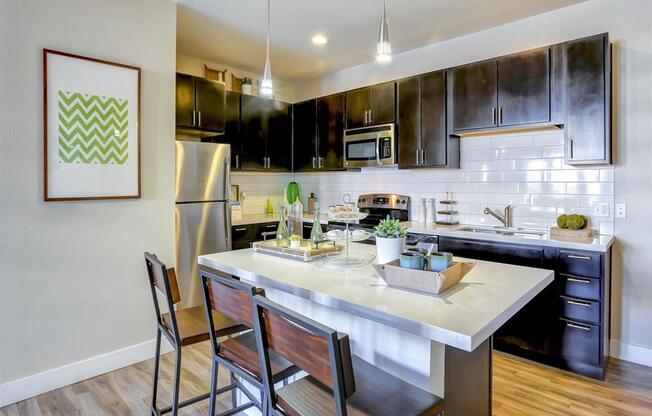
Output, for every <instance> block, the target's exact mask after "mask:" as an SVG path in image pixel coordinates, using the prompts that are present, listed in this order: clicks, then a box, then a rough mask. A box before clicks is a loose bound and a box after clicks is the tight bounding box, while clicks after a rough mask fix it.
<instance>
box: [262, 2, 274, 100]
mask: <svg viewBox="0 0 652 416" xmlns="http://www.w3.org/2000/svg"><path fill="white" fill-rule="evenodd" d="M270 9H271V7H270V0H267V57H266V58H265V70H264V71H263V80H262V81H261V82H260V92H261V93H262V94H264V95H272V94H273V92H274V89H273V87H272V65H271V64H270V63H269V15H270Z"/></svg>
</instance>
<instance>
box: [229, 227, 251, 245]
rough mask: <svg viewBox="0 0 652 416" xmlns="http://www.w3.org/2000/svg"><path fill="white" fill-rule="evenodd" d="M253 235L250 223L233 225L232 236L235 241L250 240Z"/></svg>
mask: <svg viewBox="0 0 652 416" xmlns="http://www.w3.org/2000/svg"><path fill="white" fill-rule="evenodd" d="M252 236H253V233H252V227H251V226H250V225H234V226H232V227H231V238H232V240H233V243H234V244H235V242H236V241H241V240H250V239H251V237H252Z"/></svg>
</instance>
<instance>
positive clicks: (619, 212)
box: [616, 202, 627, 219]
mask: <svg viewBox="0 0 652 416" xmlns="http://www.w3.org/2000/svg"><path fill="white" fill-rule="evenodd" d="M616 218H621V219H622V218H627V205H626V204H623V203H622V202H620V203H618V204H616Z"/></svg>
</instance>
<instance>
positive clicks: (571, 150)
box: [564, 34, 611, 165]
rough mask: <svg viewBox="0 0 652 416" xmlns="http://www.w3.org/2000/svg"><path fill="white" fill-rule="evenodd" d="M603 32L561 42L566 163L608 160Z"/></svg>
mask: <svg viewBox="0 0 652 416" xmlns="http://www.w3.org/2000/svg"><path fill="white" fill-rule="evenodd" d="M609 52H610V51H609V38H608V36H607V35H606V34H603V35H598V36H593V37H590V38H585V39H579V40H575V41H571V42H567V43H565V44H564V59H565V67H566V125H565V134H566V151H565V153H566V163H568V164H571V165H573V164H577V165H579V164H604V163H611V134H610V129H611V127H610V116H611V103H610V79H611V78H610V56H609V55H610V54H609Z"/></svg>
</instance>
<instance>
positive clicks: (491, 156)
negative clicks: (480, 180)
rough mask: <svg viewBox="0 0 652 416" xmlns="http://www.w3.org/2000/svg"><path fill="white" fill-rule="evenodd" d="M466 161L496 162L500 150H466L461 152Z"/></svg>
mask: <svg viewBox="0 0 652 416" xmlns="http://www.w3.org/2000/svg"><path fill="white" fill-rule="evenodd" d="M461 154H462V155H463V159H464V160H496V159H498V150H496V149H488V150H464V151H462V152H461Z"/></svg>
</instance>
